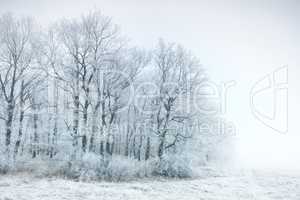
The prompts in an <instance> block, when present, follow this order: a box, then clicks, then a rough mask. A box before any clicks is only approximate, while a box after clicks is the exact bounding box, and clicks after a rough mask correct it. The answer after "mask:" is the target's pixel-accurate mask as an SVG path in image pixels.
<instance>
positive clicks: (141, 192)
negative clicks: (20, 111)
mask: <svg viewBox="0 0 300 200" xmlns="http://www.w3.org/2000/svg"><path fill="white" fill-rule="evenodd" d="M263 174H264V175H262V174H261V173H248V174H247V175H239V176H224V177H210V178H202V179H197V180H178V181H177V180H172V181H171V180H168V181H166V180H155V181H153V180H144V181H143V182H127V183H124V182H123V183H108V182H98V183H86V182H74V181H71V180H63V179H54V178H33V177H30V176H28V175H25V176H24V175H22V176H21V175H13V176H11V175H5V176H1V177H0V197H1V198H0V199H1V200H56V199H65V200H81V199H84V200H96V199H97V200H115V199H121V200H123V199H124V200H126V199H136V200H143V199H151V200H160V199H174V200H175V199H176V200H177V199H186V200H193V199H195V200H196V199H197V200H201V199H203V200H210V199H211V200H218V199H222V200H236V199H241V200H243V199H257V200H269V199H278V200H290V199H291V200H299V199H300V176H298V175H297V176H292V175H278V174H277V175H275V174H268V175H266V173H263Z"/></svg>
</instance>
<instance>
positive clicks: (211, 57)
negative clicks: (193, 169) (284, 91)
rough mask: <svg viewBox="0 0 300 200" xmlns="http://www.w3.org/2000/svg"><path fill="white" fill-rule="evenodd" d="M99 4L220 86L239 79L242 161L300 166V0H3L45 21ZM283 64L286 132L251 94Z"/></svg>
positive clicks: (231, 96)
mask: <svg viewBox="0 0 300 200" xmlns="http://www.w3.org/2000/svg"><path fill="white" fill-rule="evenodd" d="M95 9H100V10H101V11H102V12H103V14H105V15H108V16H111V17H112V18H113V20H114V22H115V23H117V24H119V25H121V29H122V31H123V33H125V34H126V35H128V37H129V39H130V41H131V42H132V43H133V44H137V45H139V46H145V47H150V48H151V47H152V45H153V44H155V43H156V41H157V39H158V38H160V37H161V38H164V39H166V40H168V41H175V42H178V43H180V44H182V45H184V46H185V47H186V48H188V49H191V51H192V52H193V53H194V54H196V55H197V56H198V57H199V58H200V60H201V63H202V64H203V66H204V67H205V68H206V69H207V72H208V74H209V76H210V78H211V79H212V80H213V81H214V82H215V83H216V84H222V83H226V82H229V81H232V80H233V81H235V83H236V84H235V85H234V86H232V87H230V89H229V90H228V94H227V101H226V113H224V117H226V119H227V120H228V121H231V122H232V123H234V125H235V127H236V152H237V157H238V158H239V160H238V162H239V163H240V164H241V165H243V166H248V167H249V166H250V167H260V168H281V169H299V170H300V157H299V154H300V145H299V143H300V134H299V131H298V129H299V125H298V124H299V123H298V119H299V117H298V113H300V104H299V101H300V95H299V91H300V82H299V80H298V76H299V75H300V67H299V66H300V59H299V52H300V38H299V35H300V26H299V20H300V12H299V10H300V2H299V1H297V0H287V1H271V0H270V1H258V0H255V1H251V2H249V1H226V3H225V2H224V1H221V0H220V1H209V2H208V1H196V0H188V1H176V3H175V1H157V0H153V1H141V0H139V1H138V0H129V1H126V2H125V1H121V0H119V1H118V0H111V1H104V0H97V1H96V0H77V1H71V0H52V1H50V0H43V1H40V0H27V1H22V0H0V13H1V14H2V13H4V12H7V11H11V12H14V13H16V14H18V15H30V16H33V17H35V18H37V19H38V21H39V22H40V23H41V24H42V25H44V26H47V25H48V24H51V23H52V22H54V21H55V20H56V19H60V18H62V17H68V18H69V17H72V16H73V17H78V16H80V14H82V13H86V12H88V11H90V10H95ZM283 66H287V69H288V86H287V88H288V110H287V109H286V110H285V111H288V119H287V121H288V128H287V131H283V132H284V133H280V131H277V130H276V127H271V128H270V127H268V126H266V125H265V124H263V123H262V122H261V120H258V119H257V118H256V117H255V116H254V115H253V113H252V111H251V108H253V107H251V106H252V105H250V97H251V96H250V92H251V88H253V87H254V86H255V84H256V83H257V82H258V81H259V80H261V79H262V78H263V77H265V76H266V75H269V74H273V72H274V71H276V70H277V69H279V68H280V67H283ZM273 94H274V93H272V92H271V93H268V94H267V93H266V95H265V96H263V97H261V98H262V99H261V100H260V101H259V102H258V103H257V104H258V105H256V106H257V108H259V109H260V110H262V112H265V113H270V112H271V113H272V111H273V110H272V109H273V108H274V106H273V103H276V101H275V102H273V100H274V98H273ZM277 103H278V101H277ZM280 116H281V117H282V115H280ZM280 116H279V117H280ZM284 120H285V119H284V118H283V119H280V120H279V121H278V123H281V122H282V123H284ZM278 123H277V124H275V126H277V125H278ZM283 126H285V125H284V124H283Z"/></svg>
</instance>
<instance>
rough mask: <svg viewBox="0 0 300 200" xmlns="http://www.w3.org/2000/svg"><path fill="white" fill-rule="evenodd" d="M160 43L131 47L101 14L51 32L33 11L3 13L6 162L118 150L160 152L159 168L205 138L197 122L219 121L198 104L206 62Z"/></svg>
mask: <svg viewBox="0 0 300 200" xmlns="http://www.w3.org/2000/svg"><path fill="white" fill-rule="evenodd" d="M155 46H156V47H155V49H153V50H145V49H140V48H138V47H132V46H130V44H129V42H128V41H127V40H126V37H124V36H123V35H122V34H121V32H120V29H119V27H118V26H117V25H115V24H113V22H112V21H111V18H109V17H106V16H103V15H102V14H100V13H99V12H92V13H90V14H87V15H84V16H82V17H81V18H79V19H72V20H61V21H59V22H57V23H55V25H53V26H51V27H50V28H49V29H48V30H47V31H44V30H40V29H39V26H37V25H36V24H35V22H34V21H33V20H32V19H31V18H16V17H14V16H13V15H11V14H5V15H3V16H2V17H1V19H0V91H1V92H0V98H1V102H3V103H2V105H1V106H2V107H1V111H0V112H1V113H0V117H1V122H0V123H1V135H2V137H1V138H2V140H1V143H2V144H3V145H2V146H3V148H2V149H1V150H2V152H1V154H2V157H3V162H2V163H4V164H2V165H3V166H4V169H6V170H7V169H9V168H10V167H11V166H14V165H15V163H17V162H18V161H19V160H22V158H24V157H25V158H26V160H27V161H28V160H35V159H41V158H42V159H47V160H48V161H51V160H66V161H68V167H69V169H70V168H72V167H73V166H74V165H75V163H76V162H77V161H79V160H80V161H81V162H85V161H84V160H85V157H86V155H93V156H94V157H93V158H91V159H92V160H93V161H95V160H97V159H99V162H100V164H99V163H98V164H97V165H101V160H102V161H103V163H109V162H111V160H112V159H113V158H114V157H116V158H121V159H123V160H128V162H134V163H139V162H140V163H142V162H143V163H145V161H146V162H147V161H150V160H156V162H155V163H156V165H159V166H160V167H161V165H162V163H164V162H165V160H166V158H167V157H169V156H170V155H173V156H175V157H176V156H177V157H178V155H182V154H183V153H184V152H185V151H191V150H190V149H191V148H192V147H194V146H195V144H196V143H197V142H195V140H197V141H198V140H199V138H200V140H201V142H200V143H201V144H202V145H204V144H205V142H204V140H205V138H201V137H197V136H195V133H196V131H195V127H196V129H197V127H198V128H199V126H200V124H201V123H202V122H203V121H205V120H214V119H212V117H209V119H208V117H203V112H201V109H199V105H202V104H203V103H205V102H206V99H205V98H204V96H203V95H199V94H198V93H199V88H201V84H202V83H203V82H204V81H205V80H206V76H205V74H204V72H203V69H202V67H201V66H200V64H199V61H198V59H197V58H196V57H194V56H193V55H192V54H191V53H190V52H189V51H187V50H186V49H184V48H183V47H181V46H180V45H176V44H172V43H167V42H164V41H163V40H159V42H158V44H157V45H155ZM200 107H201V106H200ZM191 141H194V143H192V142H191ZM191 145H192V147H191ZM188 149H189V150H188ZM23 161H24V160H23ZM173 164H174V163H173ZM184 164H186V163H184ZM108 165H109V164H108ZM168 170H169V169H167V170H165V171H160V172H161V173H163V174H164V175H168V174H166V173H168V172H167V171H168ZM160 172H159V173H160ZM175 175H176V173H175Z"/></svg>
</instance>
